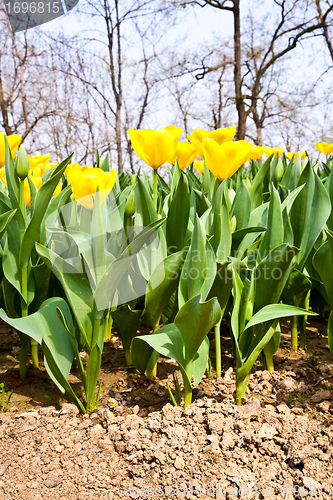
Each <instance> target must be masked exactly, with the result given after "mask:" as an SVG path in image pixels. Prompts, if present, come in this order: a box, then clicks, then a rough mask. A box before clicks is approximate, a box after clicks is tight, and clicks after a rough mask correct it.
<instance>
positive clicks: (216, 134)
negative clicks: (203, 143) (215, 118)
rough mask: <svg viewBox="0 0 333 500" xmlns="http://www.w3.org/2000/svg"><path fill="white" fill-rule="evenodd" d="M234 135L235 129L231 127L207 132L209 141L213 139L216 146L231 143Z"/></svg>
mask: <svg viewBox="0 0 333 500" xmlns="http://www.w3.org/2000/svg"><path fill="white" fill-rule="evenodd" d="M235 134H236V127H235V125H233V126H232V127H226V128H218V129H216V130H213V131H212V132H209V136H208V137H210V138H211V139H214V141H216V142H217V143H218V144H220V145H221V144H223V143H224V142H229V141H232V140H233V138H234V137H235Z"/></svg>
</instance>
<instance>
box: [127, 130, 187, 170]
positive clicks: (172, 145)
mask: <svg viewBox="0 0 333 500" xmlns="http://www.w3.org/2000/svg"><path fill="white" fill-rule="evenodd" d="M128 133H129V136H130V139H131V143H132V146H133V149H134V151H135V152H136V154H137V155H138V156H139V158H141V160H143V161H145V162H146V163H147V164H148V165H149V166H150V167H152V168H153V169H154V170H157V169H158V168H159V167H161V166H162V165H164V163H165V162H167V161H168V159H169V158H170V157H171V156H172V155H173V154H174V152H175V150H176V147H177V143H178V140H179V137H180V136H181V133H182V129H181V128H177V127H175V126H174V125H169V126H168V127H165V128H158V129H156V130H152V129H141V130H133V129H132V128H130V129H129V131H128Z"/></svg>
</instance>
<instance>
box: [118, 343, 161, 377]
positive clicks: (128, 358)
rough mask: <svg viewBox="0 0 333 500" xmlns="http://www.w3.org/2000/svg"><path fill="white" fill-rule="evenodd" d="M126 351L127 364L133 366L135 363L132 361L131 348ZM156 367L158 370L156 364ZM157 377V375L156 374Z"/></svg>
mask: <svg viewBox="0 0 333 500" xmlns="http://www.w3.org/2000/svg"><path fill="white" fill-rule="evenodd" d="M124 353H125V363H126V366H131V365H132V364H133V363H132V356H131V350H130V349H124ZM154 369H155V370H156V365H155V367H154ZM154 376H155V377H156V375H154Z"/></svg>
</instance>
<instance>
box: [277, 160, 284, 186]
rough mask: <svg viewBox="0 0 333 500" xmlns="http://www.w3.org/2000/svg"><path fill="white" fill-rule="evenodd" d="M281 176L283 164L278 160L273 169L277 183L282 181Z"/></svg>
mask: <svg viewBox="0 0 333 500" xmlns="http://www.w3.org/2000/svg"><path fill="white" fill-rule="evenodd" d="M283 174H284V170H283V164H282V161H281V160H279V161H278V164H277V165H276V169H275V179H276V180H277V181H278V182H279V181H280V180H281V179H282V177H283Z"/></svg>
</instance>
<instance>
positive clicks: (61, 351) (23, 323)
mask: <svg viewBox="0 0 333 500" xmlns="http://www.w3.org/2000/svg"><path fill="white" fill-rule="evenodd" d="M57 307H58V308H59V309H61V311H62V313H63V315H64V317H65V318H66V322H67V325H69V328H71V329H73V323H72V318H71V313H70V310H69V307H68V305H67V303H66V302H65V301H64V300H63V299H61V298H59V297H54V298H51V299H48V300H46V301H45V302H43V304H42V306H41V307H40V309H39V310H38V311H37V312H35V313H34V314H30V315H29V316H26V317H24V318H9V317H8V316H7V314H6V313H5V311H4V310H3V309H0V318H1V319H2V320H3V321H5V322H6V323H7V324H8V325H10V326H12V327H13V328H14V329H15V330H17V331H19V332H21V333H24V334H25V335H27V336H28V337H30V338H32V339H34V340H36V342H38V343H39V344H42V343H43V342H44V343H45V345H46V346H47V347H48V349H49V351H50V353H51V354H52V357H53V359H54V361H55V363H56V364H57V366H58V368H59V370H60V371H61V373H62V374H63V376H64V377H65V378H66V380H67V378H68V376H69V372H70V369H71V366H72V362H73V357H74V352H73V348H72V344H71V341H70V339H69V337H68V333H67V331H66V329H65V328H64V326H63V324H62V322H61V321H60V320H59V318H58V314H57Z"/></svg>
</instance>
